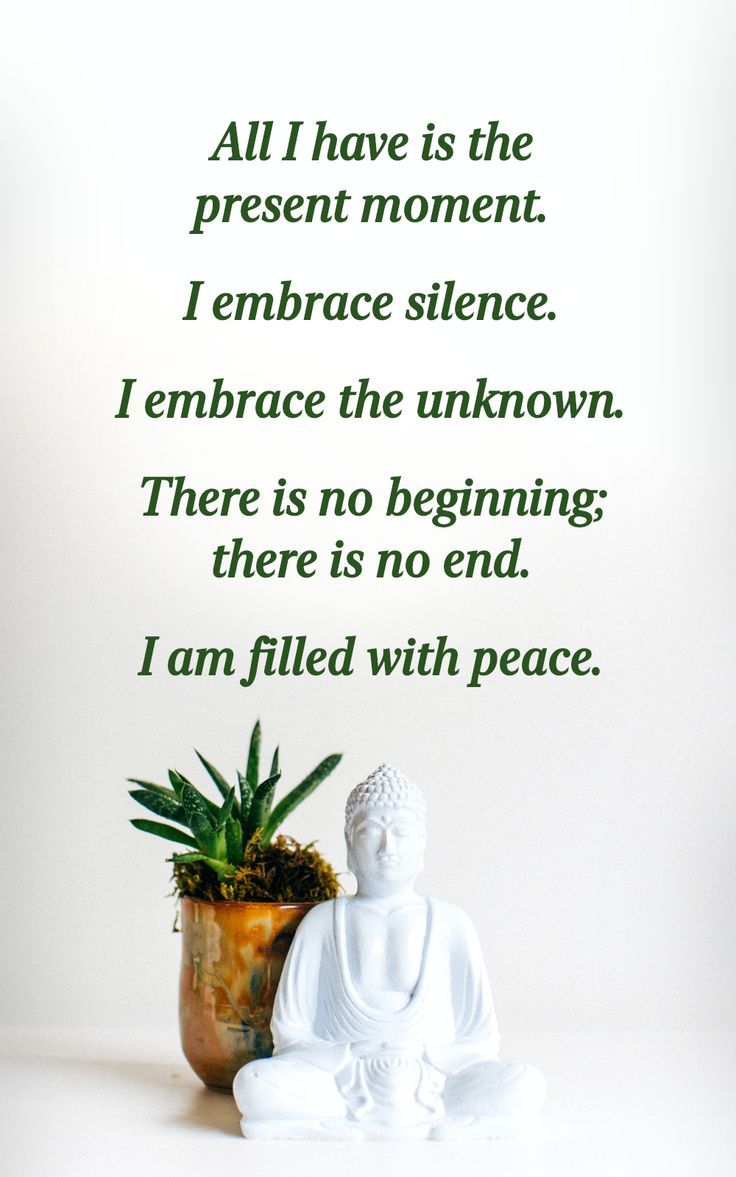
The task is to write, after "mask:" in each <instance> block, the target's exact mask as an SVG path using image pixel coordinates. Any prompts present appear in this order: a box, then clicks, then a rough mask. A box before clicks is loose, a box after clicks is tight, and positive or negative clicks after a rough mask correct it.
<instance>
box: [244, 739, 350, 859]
mask: <svg viewBox="0 0 736 1177" xmlns="http://www.w3.org/2000/svg"><path fill="white" fill-rule="evenodd" d="M341 760H342V755H340V754H338V753H333V755H332V756H326V757H325V759H324V760H323V761H322V762H321V764H318V765H317V767H316V768H315V769H314V771H313V772H310V774H309V776H308V777H305V778H304V780H303V781H302V782H301V784H300V785H296V787H295V788H293V789H292V790H291V792H290V793H287V794H286V796H285V797H283V798H282V799H281V801H279V803H278V805H277V806H276V808H275V809H274V810H273V812H272V813H271V815H270V817H269V818H268V820H267V821H266V823H265V825H264V826H263V834H262V836H261V842H262V843H263V845H264V846H268V844H269V842H270V841H271V839H272V837H273V836H274V834H275V833H276V830H277V829H278V828H279V826H280V825H281V823H282V821H284V819H285V818H287V817H288V816H289V814H290V813H291V812H292V811H293V810H294V809H296V807H297V805H301V803H302V801H305V800H306V799H307V797H308V796H309V794H310V793H313V792H314V790H315V789H316V788H317V786H318V785H321V784H322V781H323V780H325V778H326V777H328V776H329V775H330V773H331V772H334V770H335V769H336V768H337V766H338V764H339V763H340V761H341Z"/></svg>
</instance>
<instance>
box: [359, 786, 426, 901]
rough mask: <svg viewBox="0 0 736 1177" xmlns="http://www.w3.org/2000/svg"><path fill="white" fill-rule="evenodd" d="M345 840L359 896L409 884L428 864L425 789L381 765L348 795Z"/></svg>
mask: <svg viewBox="0 0 736 1177" xmlns="http://www.w3.org/2000/svg"><path fill="white" fill-rule="evenodd" d="M345 841H346V843H347V850H348V869H349V870H350V871H351V872H352V873H353V874H354V875H355V877H356V879H357V880H358V894H361V895H375V896H385V895H392V894H394V893H399V892H401V891H405V890H407V889H408V888H410V887H411V886H412V885H413V883H414V880H415V879H416V877H417V875H419V874H420V873H421V871H422V869H423V867H424V847H425V843H426V804H425V801H424V795H423V793H422V791H421V789H420V788H419V787H418V786H417V785H415V784H413V783H412V782H411V781H409V780H407V778H406V777H405V776H404V774H403V773H402V772H399V771H398V769H395V768H392V767H391V765H390V764H382V765H380V767H379V768H377V769H376V771H375V772H372V773H371V775H370V776H369V777H367V778H366V780H364V781H362V782H361V784H359V785H356V786H355V788H354V789H353V791H352V792H351V794H350V796H349V797H348V800H347V804H346V806H345Z"/></svg>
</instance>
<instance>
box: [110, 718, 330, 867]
mask: <svg viewBox="0 0 736 1177" xmlns="http://www.w3.org/2000/svg"><path fill="white" fill-rule="evenodd" d="M195 751H196V749H195ZM197 756H198V757H199V760H200V763H201V764H202V767H203V768H204V770H205V772H206V773H207V775H208V776H209V777H210V779H211V780H212V781H213V783H214V785H215V787H216V788H217V791H218V792H219V794H220V797H221V798H222V801H221V803H220V802H215V801H211V800H210V798H209V797H207V796H205V795H204V794H203V793H201V792H200V791H199V789H197V788H196V787H195V786H194V785H193V784H192V782H191V781H189V780H187V778H186V777H184V776H182V774H181V773H180V772H176V771H175V770H174V769H170V770H169V782H170V784H171V788H165V787H164V786H163V785H155V784H153V783H152V782H151V781H141V780H137V779H136V778H134V777H130V778H129V783H130V784H132V785H136V786H137V787H136V788H135V789H131V790H130V796H131V797H132V798H133V799H134V800H135V801H137V802H138V803H139V805H142V806H143V808H144V809H147V810H149V812H150V813H155V814H156V815H157V816H158V817H164V818H167V819H168V821H171V822H175V823H176V825H168V824H166V823H165V822H161V821H151V820H150V819H148V818H140V817H135V818H132V819H131V822H132V824H133V825H134V826H135V827H136V829H138V830H143V831H144V832H145V833H147V834H155V835H156V837H158V838H165V839H166V840H167V841H169V842H176V843H179V844H180V845H183V846H188V847H191V849H189V850H187V851H184V852H179V853H175V854H174V855H173V861H174V863H175V864H179V863H182V864H184V863H205V864H206V865H207V866H208V867H210V868H211V869H212V870H213V871H215V873H216V874H217V877H218V879H220V880H222V879H224V878H225V877H227V876H229V875H233V874H234V873H235V871H236V870H237V868H238V867H239V866H240V865H241V863H242V862H243V851H244V848H245V847H246V846H247V845H248V844H249V843H252V842H253V841H254V840H255V839H256V836H258V840H259V841H260V845H261V846H262V847H264V848H265V847H268V846H270V845H271V842H272V839H273V837H274V834H275V833H276V830H277V829H278V828H279V826H280V825H281V823H282V822H283V821H284V819H285V818H286V817H288V816H289V814H290V813H291V812H292V811H293V810H294V809H296V807H297V805H300V804H301V803H302V801H304V800H306V798H307V797H308V796H309V795H310V793H313V792H314V790H315V789H316V788H317V786H318V785H321V784H322V782H323V781H324V780H325V778H326V777H328V776H329V775H330V773H331V772H333V770H334V769H335V768H337V765H338V764H339V763H340V760H341V759H342V757H341V756H340V755H339V754H336V753H333V755H331V756H326V757H325V759H324V760H323V761H321V763H320V764H318V765H317V767H316V768H315V769H314V770H313V771H312V772H310V773H309V775H308V776H306V777H305V778H304V780H303V781H301V783H300V784H298V785H296V786H295V788H293V789H292V790H291V791H290V792H289V793H287V794H286V796H284V797H282V799H281V800H280V801H279V803H278V804H277V805H275V806H274V804H273V800H274V794H275V792H276V786H277V785H278V783H279V781H280V779H281V769H280V767H279V750H278V748H277V749H276V751H275V752H274V755H273V759H272V760H271V768H270V771H269V773H268V776H267V777H266V778H265V779H264V780H262V781H261V780H260V779H259V778H260V756H261V725H260V723H259V722H257V723H256V725H255V727H254V728H253V732H252V734H251V737H250V745H249V748H248V759H247V762H246V769H245V773H240V772H239V773H238V789H237V796H236V790H235V786H234V785H230V784H229V783H228V781H227V780H226V779H225V777H224V776H223V775H222V773H221V772H220V771H219V770H218V769H216V768H215V766H214V765H213V764H210V762H209V761H208V760H206V759H205V758H204V756H202V755H201V753H200V752H197ZM177 827H181V828H177Z"/></svg>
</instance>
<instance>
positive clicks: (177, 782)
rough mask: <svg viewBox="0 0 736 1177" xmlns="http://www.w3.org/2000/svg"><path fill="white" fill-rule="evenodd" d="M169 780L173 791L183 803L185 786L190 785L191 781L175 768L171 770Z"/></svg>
mask: <svg viewBox="0 0 736 1177" xmlns="http://www.w3.org/2000/svg"><path fill="white" fill-rule="evenodd" d="M169 780H170V781H171V787H172V789H173V790H174V792H175V793H176V795H177V797H178V798H179V800H180V801H181V792H182V789H183V788H184V786H185V785H188V784H189V781H188V780H187V778H186V777H183V776H182V775H181V773H180V772H177V771H176V769H175V768H170V769H169Z"/></svg>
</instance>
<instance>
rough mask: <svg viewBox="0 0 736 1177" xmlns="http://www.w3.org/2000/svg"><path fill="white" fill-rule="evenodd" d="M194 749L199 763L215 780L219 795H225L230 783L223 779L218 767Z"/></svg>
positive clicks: (228, 790)
mask: <svg viewBox="0 0 736 1177" xmlns="http://www.w3.org/2000/svg"><path fill="white" fill-rule="evenodd" d="M194 751H195V753H196V755H197V756H198V757H199V760H200V763H201V764H202V767H203V768H204V770H205V772H206V773H207V774H208V775H209V777H210V778H211V779H212V780H213V781H214V782H215V784H216V786H217V790H218V792H219V794H220V796H221V797H227V795H228V793H229V792H230V785H229V784H228V782H227V781H226V780H225V778H224V776H223V775H222V773H221V772H220V771H219V769H217V768H215V766H214V764H210V762H209V760H205V758H204V756H203V755H202V753H201V752H197V749H196V748H195V749H194ZM237 808H238V806H237V803H236V809H237Z"/></svg>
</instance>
